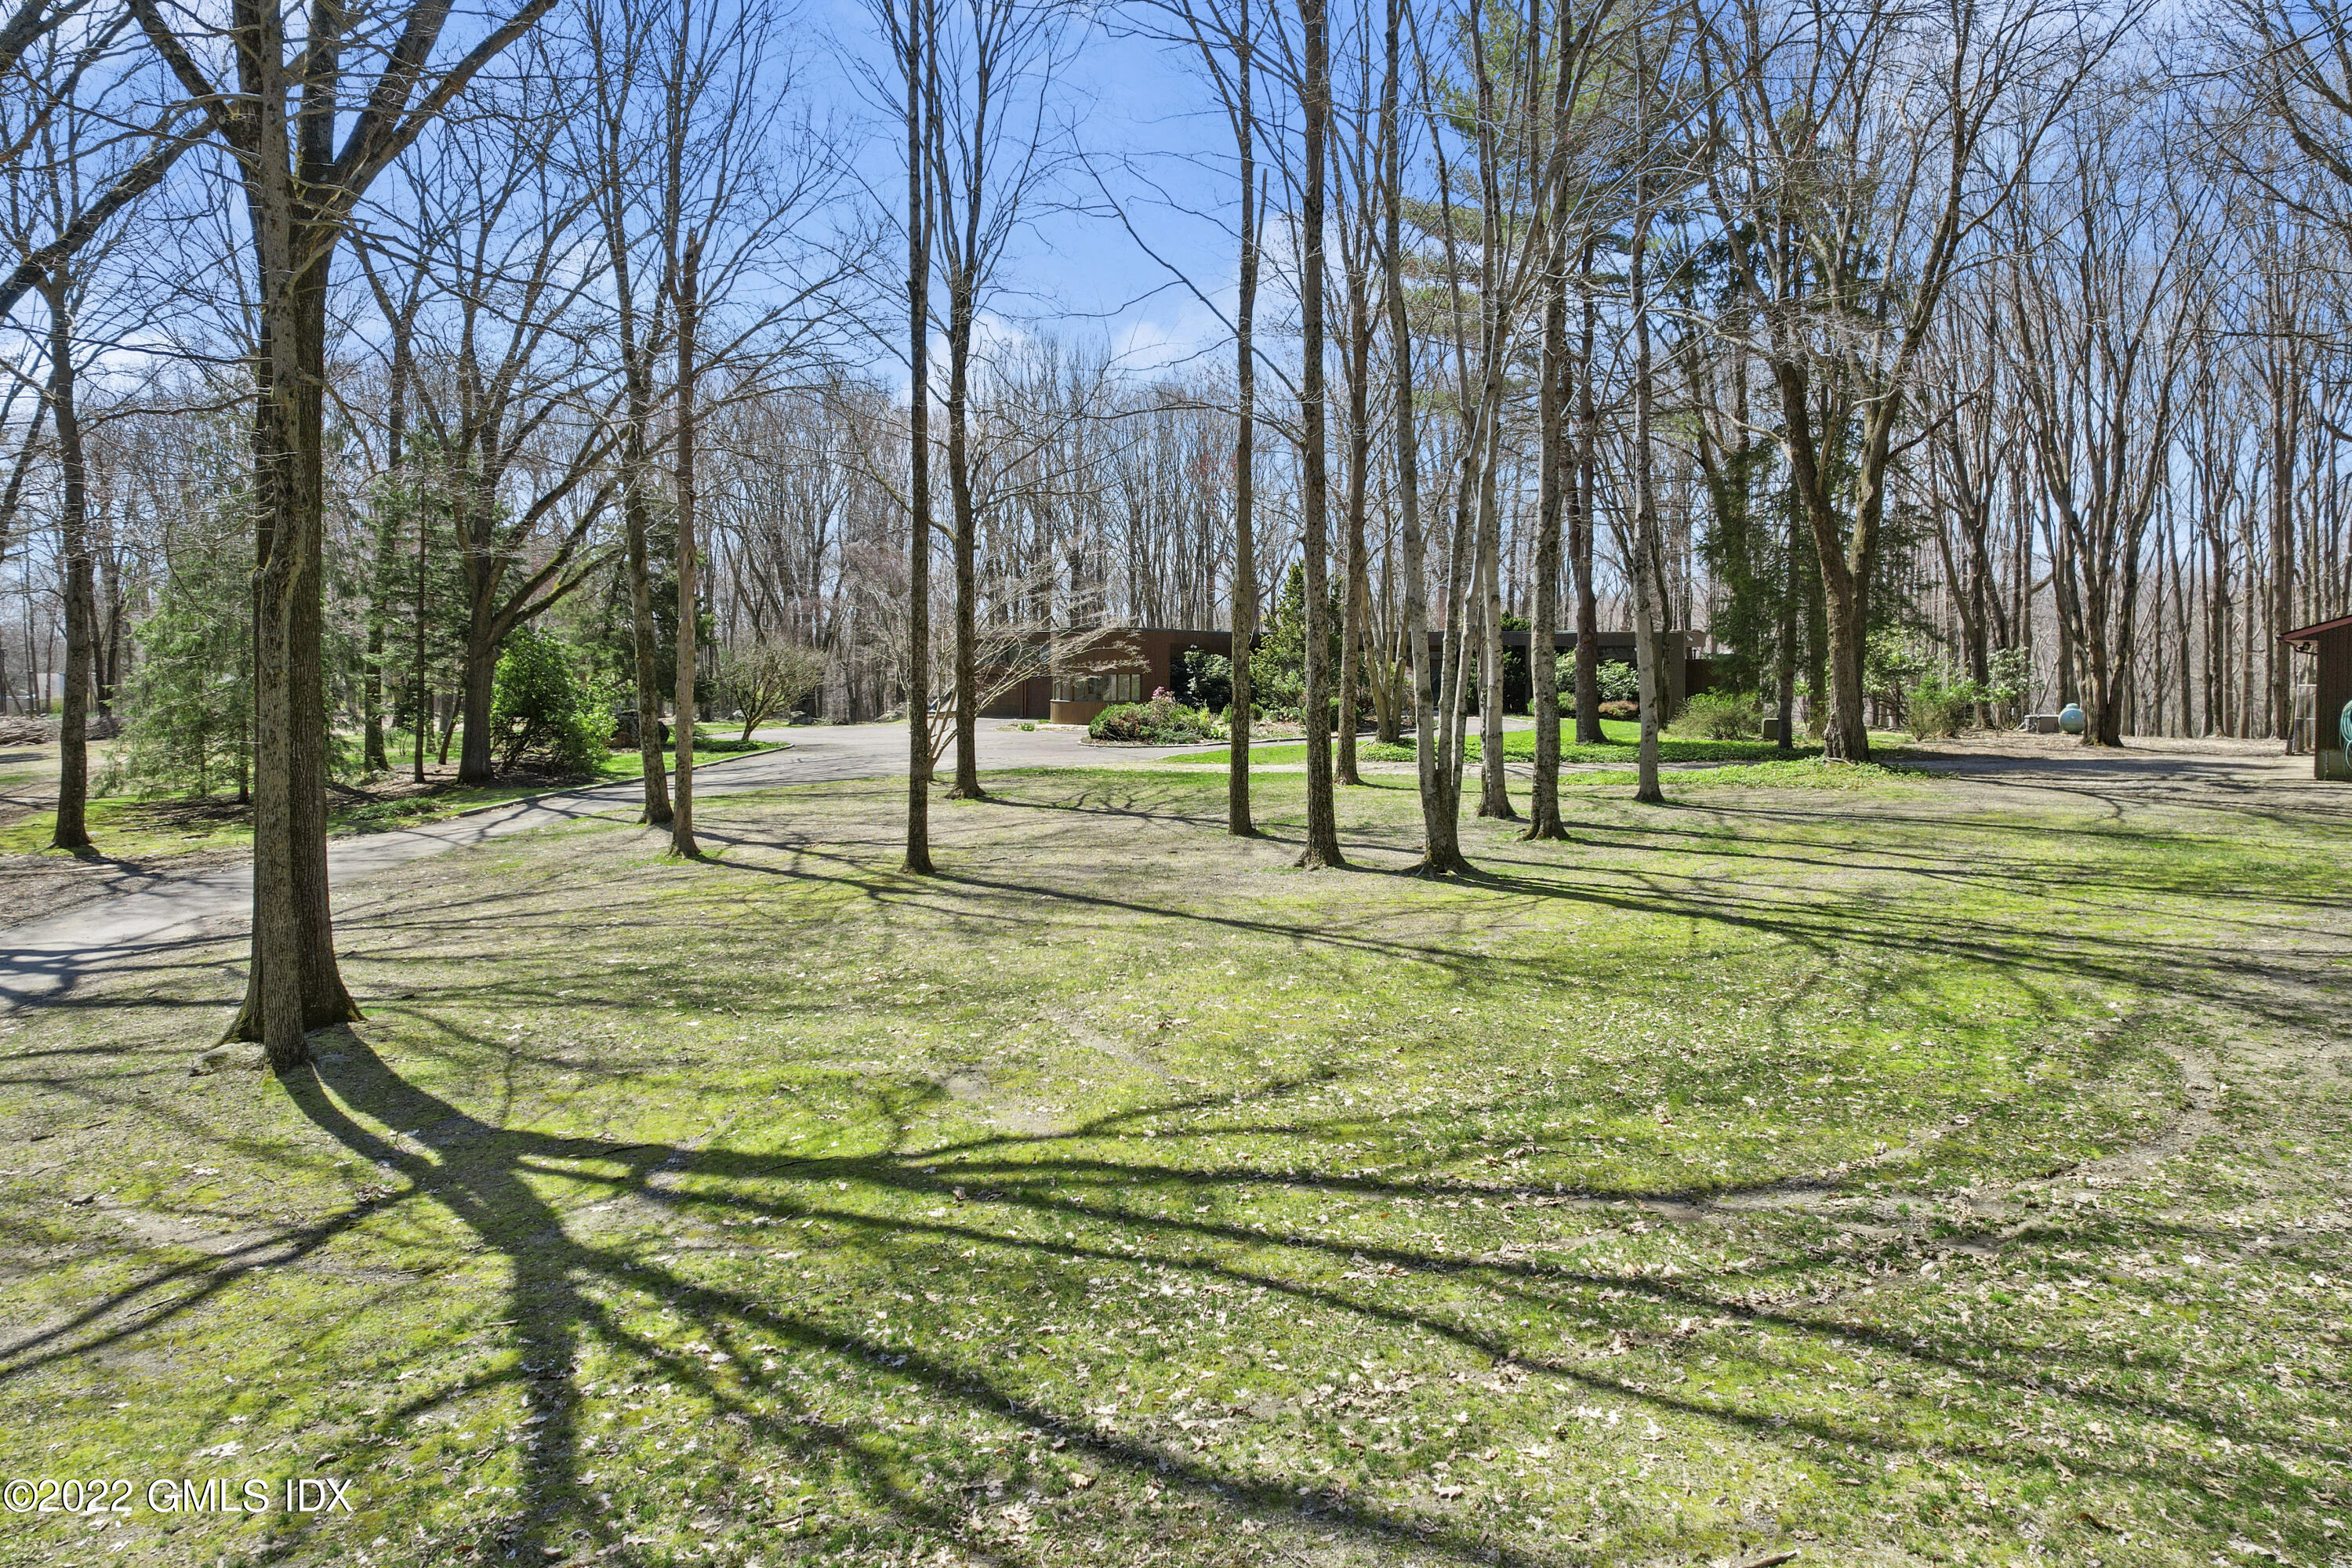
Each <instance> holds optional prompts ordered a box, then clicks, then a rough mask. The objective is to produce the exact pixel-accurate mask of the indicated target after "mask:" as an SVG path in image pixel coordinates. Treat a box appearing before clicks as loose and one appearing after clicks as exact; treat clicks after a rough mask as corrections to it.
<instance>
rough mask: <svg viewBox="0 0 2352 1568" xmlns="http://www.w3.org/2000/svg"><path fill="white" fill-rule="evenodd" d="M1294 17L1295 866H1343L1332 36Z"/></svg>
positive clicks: (1308, 15)
mask: <svg viewBox="0 0 2352 1568" xmlns="http://www.w3.org/2000/svg"><path fill="white" fill-rule="evenodd" d="M1298 10H1299V21H1300V25H1301V29H1302V31H1303V32H1304V33H1305V35H1306V37H1305V44H1306V72H1305V79H1304V81H1303V83H1302V84H1301V85H1302V89H1303V93H1302V96H1303V97H1304V98H1305V99H1306V102H1305V103H1303V104H1302V105H1300V108H1301V110H1303V114H1304V119H1305V121H1306V126H1305V130H1306V137H1307V178H1306V190H1305V192H1304V202H1303V204H1302V205H1303V210H1302V212H1301V213H1300V220H1301V224H1302V234H1301V243H1302V246H1303V247H1304V249H1305V253H1306V254H1305V257H1304V258H1303V264H1302V266H1301V267H1300V269H1299V286H1298V287H1299V295H1300V300H1299V314H1300V340H1301V342H1300V352H1301V355H1302V358H1303V360H1304V364H1303V365H1302V374H1301V377H1300V380H1299V410H1298V414H1299V423H1300V425H1301V426H1302V429H1301V436H1302V441H1301V450H1300V453H1299V460H1300V463H1301V465H1302V467H1303V468H1304V469H1305V472H1304V474H1303V475H1302V476H1301V480H1300V487H1299V488H1300V492H1301V493H1300V498H1299V499H1300V503H1301V505H1300V510H1301V512H1302V514H1303V516H1302V521H1303V523H1304V528H1303V532H1304V534H1305V538H1304V539H1303V540H1302V542H1301V547H1302V549H1303V550H1304V552H1305V553H1306V557H1307V572H1306V576H1307V661H1306V662H1307V671H1306V675H1307V679H1306V687H1307V691H1306V698H1307V700H1306V704H1305V706H1306V713H1305V715H1304V717H1305V719H1306V721H1307V846H1306V847H1305V848H1304V849H1303V850H1302V851H1300V853H1299V857H1298V863H1299V865H1301V866H1303V867H1306V868H1309V869H1315V868H1322V867H1329V866H1340V865H1344V864H1346V862H1345V861H1344V860H1342V859H1341V858H1340V855H1339V821H1338V808H1337V802H1336V801H1335V800H1334V799H1333V798H1332V784H1331V670H1330V651H1331V650H1330V647H1329V646H1328V643H1329V638H1330V636H1331V628H1330V627H1329V626H1327V625H1326V624H1325V623H1326V622H1328V620H1329V619H1330V615H1331V606H1330V604H1329V602H1328V586H1327V582H1328V575H1329V571H1328V567H1329V563H1328V561H1327V560H1326V559H1325V556H1326V552H1327V546H1328V537H1327V535H1328V513H1329V510H1330V475H1329V473H1328V470H1327V467H1326V461H1325V458H1326V452H1325V449H1324V435H1325V431H1324V418H1323V413H1324V410H1323V401H1324V385H1323V382H1324V377H1323V303H1324V300H1323V243H1324V235H1323V227H1324V225H1323V184H1324V168H1323V165H1324V153H1325V150H1326V144H1327V143H1328V141H1329V139H1330V137H1329V126H1330V117H1331V104H1330V34H1329V27H1328V23H1327V20H1326V18H1325V15H1324V5H1323V0H1299V7H1298Z"/></svg>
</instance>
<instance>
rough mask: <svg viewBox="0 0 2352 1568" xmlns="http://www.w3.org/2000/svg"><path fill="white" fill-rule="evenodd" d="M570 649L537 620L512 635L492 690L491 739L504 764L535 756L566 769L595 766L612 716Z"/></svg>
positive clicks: (555, 767)
mask: <svg viewBox="0 0 2352 1568" xmlns="http://www.w3.org/2000/svg"><path fill="white" fill-rule="evenodd" d="M566 651H567V650H566V649H565V647H564V646H563V644H562V643H561V642H558V641H557V640H556V639H555V638H554V637H551V636H549V635H548V634H547V633H545V632H543V631H541V630H540V629H539V628H538V627H536V626H519V627H517V628H516V629H515V630H514V631H513V632H511V633H509V635H508V637H507V645H506V648H505V650H504V651H503V652H501V653H500V654H499V669H498V676H497V684H496V686H495V687H494V688H493V689H492V691H491V694H490V735H491V744H492V745H493V746H494V747H496V748H497V750H498V753H499V766H500V767H501V768H511V767H513V766H515V764H517V763H520V762H522V761H523V760H524V759H525V758H530V759H532V760H534V761H536V762H539V763H541V764H542V765H544V766H547V767H549V768H551V769H552V770H554V771H557V772H561V773H593V772H594V771H595V770H596V765H597V763H598V762H599V761H600V760H601V759H602V758H603V756H604V750H605V747H604V742H605V738H606V736H607V735H608V734H609V733H610V731H611V730H612V720H611V718H610V717H609V716H608V715H607V714H606V713H605V712H604V705H603V704H602V703H600V702H598V701H597V700H596V699H595V694H594V693H593V691H591V690H590V689H589V688H588V684H587V682H585V681H584V680H583V679H581V678H580V677H579V676H578V675H576V674H575V673H573V671H572V664H571V661H570V659H569V658H566V657H565V655H566Z"/></svg>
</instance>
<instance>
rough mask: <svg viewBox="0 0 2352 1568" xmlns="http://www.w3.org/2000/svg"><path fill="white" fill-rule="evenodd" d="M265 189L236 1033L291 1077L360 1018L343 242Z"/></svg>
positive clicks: (259, 239) (259, 197) (259, 199)
mask: <svg viewBox="0 0 2352 1568" xmlns="http://www.w3.org/2000/svg"><path fill="white" fill-rule="evenodd" d="M256 184H257V186H258V187H259V188H258V190H257V191H256V193H255V195H254V199H253V201H252V205H253V207H254V208H255V210H254V212H253V213H252V215H251V218H252V227H253V230H254V236H255V239H254V243H255V248H256V249H257V251H258V252H259V253H260V255H261V258H262V265H261V277H260V279H259V283H260V286H259V289H257V294H258V299H259V312H258V313H259V322H260V331H259V333H258V339H259V341H258V342H257V348H256V353H255V355H254V405H253V407H254V413H253V457H254V487H253V488H254V525H255V526H254V556H255V568H254V574H253V640H254V658H253V707H254V759H253V804H254V810H253V962H252V965H251V967H250V969H249V970H248V972H247V977H246V994H245V1002H244V1005H242V1006H241V1007H240V1008H239V1009H238V1011H237V1016H236V1019H235V1021H234V1022H232V1023H231V1024H230V1026H229V1029H228V1037H230V1038H232V1039H244V1040H258V1041H259V1042H260V1043H261V1045H262V1047H263V1048H264V1050H265V1051H266V1052H267V1054H268V1058H269V1064H270V1066H271V1068H274V1069H275V1070H277V1071H278V1072H285V1071H287V1070H289V1069H290V1068H295V1067H298V1066H299V1065H301V1064H302V1063H303V1062H304V1061H306V1060H307V1059H309V1054H310V1053H309V1047H308V1045H307V1044H306V1042H305V1040H304V1037H305V1036H306V1035H307V1034H308V1033H309V1032H310V1030H313V1029H320V1028H324V1027H326V1026H329V1025H331V1024H340V1023H347V1022H350V1021H352V1020H353V1019H356V1018H358V1017H359V1016H360V1011H359V1009H358V1008H357V1007H356V1006H354V1005H352V998H351V994H350V993H349V992H347V991H346V990H344V988H343V979H342V973H341V969H340V968H339V966H338V965H337V963H336V962H335V945H334V929H333V923H332V915H331V909H330V905H329V894H328V886H327V777H326V773H327V768H326V762H327V711H326V692H325V687H324V684H323V680H322V671H321V668H320V635H321V631H322V623H323V620H324V599H323V596H322V595H323V589H324V583H323V559H322V558H323V551H324V532H325V517H324V501H325V494H324V484H323V474H322V472H321V461H322V459H321V446H322V441H323V433H324V426H325V417H324V415H325V410H324V405H323V402H322V394H323V389H324V387H325V385H326V371H327V365H326V360H327V354H326V343H327V268H328V264H329V258H330V256H331V252H332V250H333V241H334V238H335V236H334V235H333V234H332V233H331V232H329V233H321V232H319V231H317V230H315V229H313V228H312V227H311V226H310V225H308V224H305V223H301V222H299V221H297V220H296V219H295V218H294V217H293V216H292V214H291V208H292V205H293V199H292V196H291V195H290V193H289V191H287V190H286V189H285V188H284V185H285V184H290V180H289V177H288V176H286V175H284V174H280V173H279V172H278V169H276V168H269V167H265V168H264V169H263V170H262V172H261V175H260V178H259V180H258V181H257V182H256ZM296 258H299V259H300V262H301V265H300V267H299V270H298V269H297V268H296V266H295V265H294V262H295V260H296Z"/></svg>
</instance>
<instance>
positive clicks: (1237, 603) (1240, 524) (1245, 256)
mask: <svg viewBox="0 0 2352 1568" xmlns="http://www.w3.org/2000/svg"><path fill="white" fill-rule="evenodd" d="M1238 16H1239V25H1238V27H1237V30H1236V31H1235V34H1234V99H1235V105H1234V152H1235V153H1236V155H1237V157H1238V159H1239V162H1240V164H1241V177H1242V254H1241V279H1240V299H1239V300H1237V301H1236V303H1235V309H1234V402H1235V404H1236V405H1237V409H1236V412H1237V414H1238V416H1239V418H1238V428H1237V429H1236V430H1235V432H1234V613H1233V623H1234V652H1233V667H1234V694H1233V700H1232V702H1231V704H1230V706H1228V708H1227V709H1226V720H1227V724H1228V730H1227V734H1228V737H1229V739H1228V743H1227V747H1226V752H1225V757H1226V767H1225V831H1226V832H1227V833H1229V834H1231V835H1233V836H1234V837H1236V838H1255V837H1257V824H1256V822H1255V820H1254V819H1253V817H1252V816H1251V813H1250V752H1249V748H1250V701H1251V698H1250V639H1251V638H1252V637H1255V636H1256V635H1257V535H1256V532H1255V523H1256V519H1255V515H1254V511H1255V506H1256V500H1257V483H1256V479H1257V474H1256V462H1255V458H1256V455H1257V359H1256V353H1257V351H1256V348H1255V344H1254V343H1253V342H1252V334H1253V333H1254V331H1255V328H1256V324H1257V265H1258V235H1257V225H1258V210H1257V204H1258V194H1257V184H1256V182H1257V147H1256V129H1255V122H1254V121H1253V120H1252V118H1251V116H1252V114H1253V113H1254V112H1255V111H1254V110H1252V108H1251V104H1250V82H1251V79H1252V77H1253V76H1254V75H1255V69H1256V68H1255V62H1254V61H1253V59H1252V58H1251V56H1252V49H1251V47H1250V19H1249V0H1240V6H1239V11H1238Z"/></svg>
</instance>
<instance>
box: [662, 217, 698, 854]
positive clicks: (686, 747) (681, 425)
mask: <svg viewBox="0 0 2352 1568" xmlns="http://www.w3.org/2000/svg"><path fill="white" fill-rule="evenodd" d="M701 268H702V236H701V235H699V234H696V235H693V236H691V237H688V240H687V242H686V257H685V260H684V262H683V263H682V264H681V265H680V267H679V268H678V284H677V723H676V724H675V725H674V726H673V728H674V729H675V731H676V736H675V744H676V746H677V790H676V791H675V792H674V793H673V794H672V795H671V797H670V808H669V809H670V817H669V847H670V853H672V854H673V855H683V856H686V857H688V858H694V857H696V856H698V855H700V854H701V853H702V851H701V850H700V849H699V848H698V847H697V846H696V844H695V842H694V717H695V715H694V663H695V659H694V653H695V641H696V636H697V633H698V630H699V627H698V624H697V623H698V621H699V619H700V617H699V616H697V615H696V613H695V605H696V601H695V574H696V571H697V569H698V561H697V559H696V550H695V539H694V501H695V492H694V457H695V452H694V444H695V437H696V434H697V432H696V429H695V418H696V415H697V410H696V407H695V400H694V384H695V381H696V379H697V378H698V376H699V375H700V374H701V367H700V366H699V365H698V364H697V363H696V362H695V355H696V353H697V349H698V345H697V344H696V342H695V336H696V333H697V332H698V330H699V329H700V326H701V322H700V320H699V318H700V315H701V310H702V300H701V295H700V292H699V284H700V274H701Z"/></svg>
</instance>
